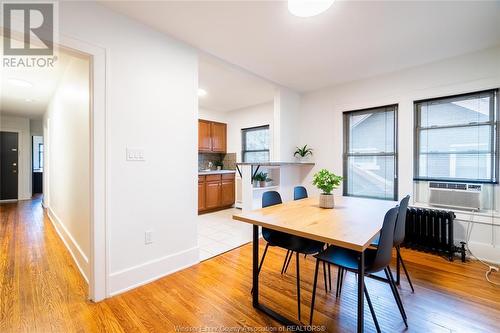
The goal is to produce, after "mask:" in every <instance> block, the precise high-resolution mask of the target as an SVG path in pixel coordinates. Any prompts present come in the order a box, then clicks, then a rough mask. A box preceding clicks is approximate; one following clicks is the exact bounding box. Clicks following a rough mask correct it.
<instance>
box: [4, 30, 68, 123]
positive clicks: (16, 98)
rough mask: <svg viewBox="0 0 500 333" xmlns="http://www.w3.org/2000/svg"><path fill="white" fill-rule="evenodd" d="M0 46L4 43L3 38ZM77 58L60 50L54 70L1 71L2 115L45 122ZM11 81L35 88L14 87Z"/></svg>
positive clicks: (10, 68)
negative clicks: (61, 82) (68, 70)
mask: <svg viewBox="0 0 500 333" xmlns="http://www.w3.org/2000/svg"><path fill="white" fill-rule="evenodd" d="M0 43H3V37H2V36H0ZM2 45H3V44H2ZM74 56H75V55H73V54H70V53H68V52H66V51H63V50H60V51H59V54H58V60H57V62H56V63H55V64H56V65H55V66H54V67H53V68H36V67H35V68H34V67H31V68H30V67H28V68H21V67H3V66H2V67H0V112H1V114H2V115H13V116H20V117H29V118H33V119H35V118H41V117H42V116H43V114H44V113H45V111H46V110H47V106H48V104H49V102H50V100H51V98H52V96H53V94H54V92H55V90H56V88H57V84H58V82H59V79H60V78H61V76H62V74H63V73H64V70H65V69H66V67H67V65H68V63H69V62H70V61H71V59H72V57H74ZM11 79H14V80H22V81H24V82H28V83H31V86H18V85H16V84H15V83H12V80H11Z"/></svg>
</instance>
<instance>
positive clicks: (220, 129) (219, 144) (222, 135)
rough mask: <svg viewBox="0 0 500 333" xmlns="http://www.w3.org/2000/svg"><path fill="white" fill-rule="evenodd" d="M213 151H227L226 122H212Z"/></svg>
mask: <svg viewBox="0 0 500 333" xmlns="http://www.w3.org/2000/svg"><path fill="white" fill-rule="evenodd" d="M211 134H212V151H213V152H217V153H225V152H226V124H223V123H212V124H211Z"/></svg>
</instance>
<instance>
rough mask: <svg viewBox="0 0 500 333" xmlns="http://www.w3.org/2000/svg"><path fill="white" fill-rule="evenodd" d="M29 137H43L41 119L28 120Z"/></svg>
mask: <svg viewBox="0 0 500 333" xmlns="http://www.w3.org/2000/svg"><path fill="white" fill-rule="evenodd" d="M30 131H31V136H34V135H39V136H42V135H43V119H41V118H40V119H30Z"/></svg>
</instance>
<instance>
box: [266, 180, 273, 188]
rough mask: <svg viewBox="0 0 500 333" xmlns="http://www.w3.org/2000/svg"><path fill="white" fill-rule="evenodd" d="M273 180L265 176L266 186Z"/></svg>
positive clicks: (271, 183) (270, 184)
mask: <svg viewBox="0 0 500 333" xmlns="http://www.w3.org/2000/svg"><path fill="white" fill-rule="evenodd" d="M272 185H273V180H272V179H271V178H266V186H272Z"/></svg>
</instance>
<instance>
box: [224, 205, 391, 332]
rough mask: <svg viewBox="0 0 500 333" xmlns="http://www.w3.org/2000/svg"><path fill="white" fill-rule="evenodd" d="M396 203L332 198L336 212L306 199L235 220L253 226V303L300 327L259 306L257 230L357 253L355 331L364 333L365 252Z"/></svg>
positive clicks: (283, 319) (261, 306) (274, 315)
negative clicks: (273, 231)
mask: <svg viewBox="0 0 500 333" xmlns="http://www.w3.org/2000/svg"><path fill="white" fill-rule="evenodd" d="M395 205H397V202H395V201H386V200H375V199H365V198H354V197H341V196H338V197H337V196H336V197H335V208H334V209H324V208H320V207H319V199H318V198H306V199H302V200H296V201H291V202H286V203H283V204H279V205H274V206H270V207H266V208H262V209H257V210H252V211H244V212H243V213H241V214H236V215H234V216H233V219H234V220H237V221H241V222H246V223H250V224H253V260H252V277H253V279H252V284H253V293H252V303H253V307H254V308H256V309H259V310H261V311H263V312H264V313H266V314H267V315H269V316H270V317H272V318H274V319H275V320H277V321H278V322H280V323H281V324H283V325H286V326H303V325H302V324H300V323H296V322H294V321H293V320H290V319H288V318H286V317H285V316H283V315H281V314H280V313H279V312H278V311H276V310H272V309H270V308H269V307H267V306H265V305H264V304H261V303H259V274H258V265H259V226H260V227H265V228H268V229H272V230H277V231H282V232H286V233H288V234H291V235H296V236H301V237H305V238H308V239H313V240H317V241H321V242H324V243H327V244H330V245H336V246H340V247H343V248H347V249H351V250H354V251H357V252H359V253H360V255H359V263H358V277H359V278H358V288H357V299H358V301H357V331H358V332H363V330H364V295H363V288H364V276H365V272H364V260H365V256H364V251H365V250H366V249H367V248H368V247H369V246H370V244H371V243H372V241H373V240H374V238H375V237H376V236H377V235H378V233H379V231H380V229H381V228H382V223H383V220H384V216H385V213H386V212H387V211H388V210H389V209H391V208H392V207H394V206H395Z"/></svg>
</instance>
